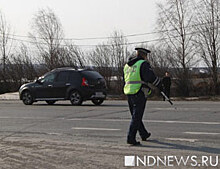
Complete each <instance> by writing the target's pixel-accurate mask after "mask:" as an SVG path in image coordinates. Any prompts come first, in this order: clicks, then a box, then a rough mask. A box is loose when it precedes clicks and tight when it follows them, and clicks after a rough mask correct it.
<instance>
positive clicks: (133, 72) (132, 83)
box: [124, 60, 145, 95]
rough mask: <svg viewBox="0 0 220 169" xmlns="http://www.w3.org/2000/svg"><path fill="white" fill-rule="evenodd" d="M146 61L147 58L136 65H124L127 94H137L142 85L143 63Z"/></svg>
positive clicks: (125, 90)
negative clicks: (141, 71)
mask: <svg viewBox="0 0 220 169" xmlns="http://www.w3.org/2000/svg"><path fill="white" fill-rule="evenodd" d="M143 62H145V60H139V61H137V62H136V63H135V64H134V65H132V66H128V64H126V65H125V67H124V80H125V86H124V93H125V94H126V95H127V94H136V93H137V92H138V91H139V90H140V88H141V85H142V83H143V82H142V81H141V74H140V69H141V64H142V63H143Z"/></svg>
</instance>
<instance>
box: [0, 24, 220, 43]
mask: <svg viewBox="0 0 220 169" xmlns="http://www.w3.org/2000/svg"><path fill="white" fill-rule="evenodd" d="M219 21H220V20H216V22H219ZM206 24H209V22H206V23H199V24H194V25H188V26H186V27H185V28H191V27H195V26H201V25H206ZM172 31H176V29H170V30H161V31H153V32H145V33H134V34H128V35H122V36H123V37H125V38H129V37H138V36H145V35H153V34H159V33H165V32H172ZM1 34H2V33H1ZM7 35H8V36H13V37H21V38H28V39H32V37H31V36H25V35H16V34H7ZM35 38H36V39H45V38H41V37H35ZM111 38H112V37H110V36H106V37H88V38H53V39H55V40H67V41H71V40H75V41H84V40H103V39H111ZM118 38H120V37H118ZM48 39H49V38H48Z"/></svg>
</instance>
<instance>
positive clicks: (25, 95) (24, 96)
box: [22, 91, 34, 105]
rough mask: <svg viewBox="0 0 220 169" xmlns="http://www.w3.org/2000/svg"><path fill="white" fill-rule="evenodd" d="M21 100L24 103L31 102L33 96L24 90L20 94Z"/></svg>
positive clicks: (29, 103) (28, 103)
mask: <svg viewBox="0 0 220 169" xmlns="http://www.w3.org/2000/svg"><path fill="white" fill-rule="evenodd" d="M22 101H23V103H24V104H25V105H32V104H33V102H34V101H33V97H32V95H31V93H30V92H29V91H24V93H23V94H22Z"/></svg>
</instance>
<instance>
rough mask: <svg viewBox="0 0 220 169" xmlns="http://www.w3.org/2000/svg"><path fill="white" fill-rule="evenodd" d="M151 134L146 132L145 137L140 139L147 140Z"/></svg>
mask: <svg viewBox="0 0 220 169" xmlns="http://www.w3.org/2000/svg"><path fill="white" fill-rule="evenodd" d="M150 136H151V133H148V134H147V135H146V136H145V137H142V141H147V139H148V138H149V137H150Z"/></svg>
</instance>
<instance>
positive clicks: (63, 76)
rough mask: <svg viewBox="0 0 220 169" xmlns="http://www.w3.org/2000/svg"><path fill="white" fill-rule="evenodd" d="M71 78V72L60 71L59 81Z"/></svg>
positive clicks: (66, 80)
mask: <svg viewBox="0 0 220 169" xmlns="http://www.w3.org/2000/svg"><path fill="white" fill-rule="evenodd" d="M68 80H69V72H60V73H59V74H58V76H57V79H56V81H57V82H68Z"/></svg>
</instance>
